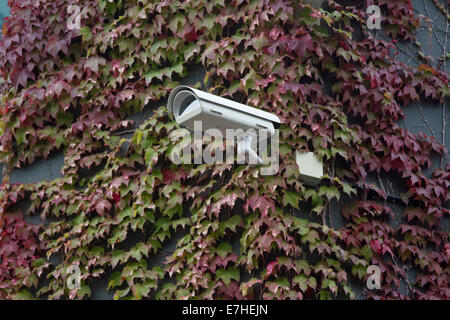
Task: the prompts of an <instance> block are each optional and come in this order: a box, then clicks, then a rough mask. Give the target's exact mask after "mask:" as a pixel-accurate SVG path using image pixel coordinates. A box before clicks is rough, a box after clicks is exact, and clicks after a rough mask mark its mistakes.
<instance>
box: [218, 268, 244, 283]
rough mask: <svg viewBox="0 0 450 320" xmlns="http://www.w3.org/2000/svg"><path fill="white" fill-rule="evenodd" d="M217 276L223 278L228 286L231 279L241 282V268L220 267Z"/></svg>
mask: <svg viewBox="0 0 450 320" xmlns="http://www.w3.org/2000/svg"><path fill="white" fill-rule="evenodd" d="M216 276H217V278H219V279H222V280H223V282H224V283H225V285H226V286H229V285H230V283H231V280H235V281H237V282H239V278H240V276H239V270H238V269H237V268H234V267H228V268H226V269H218V270H217V272H216Z"/></svg>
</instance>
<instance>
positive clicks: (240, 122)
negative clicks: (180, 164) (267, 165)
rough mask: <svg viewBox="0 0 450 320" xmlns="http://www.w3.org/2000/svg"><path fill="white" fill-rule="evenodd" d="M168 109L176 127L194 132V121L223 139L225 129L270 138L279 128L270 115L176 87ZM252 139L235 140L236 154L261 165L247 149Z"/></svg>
mask: <svg viewBox="0 0 450 320" xmlns="http://www.w3.org/2000/svg"><path fill="white" fill-rule="evenodd" d="M168 109H169V112H172V113H173V114H174V117H175V120H176V121H177V123H178V124H180V125H182V126H184V127H186V128H188V129H190V130H194V122H195V121H201V122H202V130H204V131H205V130H208V129H219V130H220V131H221V132H222V133H223V134H224V136H225V133H226V130H227V129H234V130H236V129H242V130H245V131H248V129H253V131H255V132H261V131H264V132H265V133H267V137H271V136H272V135H273V134H274V133H275V129H276V128H278V127H279V125H280V119H279V118H278V117H277V116H276V115H274V114H272V113H269V112H265V111H262V110H259V109H256V108H253V107H250V106H247V105H244V104H242V103H238V102H235V101H232V100H229V99H225V98H222V97H219V96H216V95H214V94H211V93H207V92H204V91H201V90H197V89H193V88H191V87H187V86H178V87H176V88H175V89H174V90H173V91H172V92H171V93H170V95H169V102H168ZM254 138H255V136H254V135H250V134H244V135H242V136H241V137H238V146H237V147H238V154H242V153H245V154H247V155H248V156H249V157H252V158H256V160H257V163H261V159H260V158H259V157H258V156H257V154H256V153H255V151H254V150H253V149H252V148H251V147H250V145H251V142H252V141H253V139H254Z"/></svg>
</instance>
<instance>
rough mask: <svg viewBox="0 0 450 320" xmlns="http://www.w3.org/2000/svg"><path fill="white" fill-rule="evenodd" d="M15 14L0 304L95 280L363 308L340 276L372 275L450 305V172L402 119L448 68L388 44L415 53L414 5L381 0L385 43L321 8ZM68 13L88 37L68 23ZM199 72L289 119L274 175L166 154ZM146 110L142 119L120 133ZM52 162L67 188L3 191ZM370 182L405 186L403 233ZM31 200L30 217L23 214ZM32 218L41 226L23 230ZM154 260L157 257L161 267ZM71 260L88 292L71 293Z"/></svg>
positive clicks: (346, 9) (247, 5)
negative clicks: (411, 45)
mask: <svg viewBox="0 0 450 320" xmlns="http://www.w3.org/2000/svg"><path fill="white" fill-rule="evenodd" d="M340 2H341V1H340ZM372 2H373V1H367V2H366V4H367V5H369V4H371V3H372ZM436 2H437V1H436ZM9 5H10V7H11V16H10V17H9V18H8V20H7V21H6V22H5V24H4V26H3V30H2V38H1V44H0V59H1V61H2V65H1V66H0V72H1V76H2V80H1V82H0V107H1V116H0V128H1V129H0V131H1V137H0V143H1V146H0V148H1V149H0V159H1V161H2V162H3V163H4V164H5V165H6V169H5V173H6V176H5V178H4V179H3V182H2V184H1V190H0V299H14V298H16V299H17V298H37V299H65V298H69V299H82V298H89V297H90V296H91V284H92V282H93V281H94V280H95V279H97V278H101V277H105V276H108V281H109V283H108V290H111V291H112V292H114V298H116V299H129V298H132V299H141V298H156V299H174V298H177V299H194V298H196V299H198V298H201V299H217V298H229V299H260V298H263V299H330V298H355V292H354V288H352V287H351V286H350V285H349V283H350V280H351V279H353V280H355V279H356V280H357V281H359V282H361V283H363V282H364V281H365V279H366V278H367V272H366V271H367V267H368V266H369V265H373V264H375V265H378V266H379V267H380V268H381V271H382V287H381V289H379V290H375V291H365V293H364V294H365V295H366V297H368V298H374V299H407V298H415V299H449V298H450V289H449V287H448V279H449V274H450V269H449V264H448V263H449V258H450V255H449V251H450V247H449V233H448V231H447V230H446V229H445V228H444V227H443V224H442V221H443V219H446V218H448V215H449V213H450V212H449V209H448V200H449V185H450V179H449V176H450V165H449V164H447V165H446V166H445V167H444V165H445V163H443V164H441V167H440V168H439V167H434V168H433V173H432V174H431V175H426V174H425V170H427V169H429V168H431V167H432V161H431V156H432V155H433V154H438V155H445V154H446V153H447V151H446V148H445V146H443V145H442V144H441V143H439V142H438V141H436V139H434V138H433V137H428V136H426V135H425V134H413V133H411V132H409V131H407V130H405V129H402V128H401V127H400V126H399V125H398V124H397V121H399V120H400V119H403V118H404V117H405V115H404V113H403V111H402V107H405V106H407V105H408V104H409V103H411V102H414V101H419V99H420V97H425V98H428V99H432V100H434V101H435V102H440V103H445V99H448V95H449V87H448V75H447V73H446V72H445V70H441V69H440V68H438V67H436V66H435V67H433V66H432V65H431V64H430V62H429V61H428V60H427V58H426V57H425V56H424V57H421V59H423V61H422V62H423V63H422V64H420V65H418V66H416V67H413V66H407V65H405V64H404V63H402V62H400V61H399V60H398V59H397V55H396V54H395V52H396V44H397V41H398V42H405V41H406V42H414V41H415V36H414V33H415V31H416V29H417V27H418V26H419V20H418V18H417V17H416V15H415V13H414V11H413V8H412V5H411V1H410V0H407V1H405V0H379V1H378V5H379V6H380V7H381V9H382V12H383V23H382V29H383V30H384V32H385V33H386V36H387V37H388V40H381V39H380V38H379V37H376V36H375V35H374V33H373V32H371V31H370V30H368V29H367V27H366V20H367V18H368V14H367V13H366V11H365V8H366V7H365V6H345V5H341V4H338V3H336V2H334V1H331V0H330V1H326V3H325V5H324V7H323V8H322V9H320V10H315V9H314V8H313V7H311V6H310V5H307V4H302V2H299V1H294V0H233V1H224V0H212V1H205V0H186V1H175V0H173V1H172V0H164V1H151V0H127V1H123V0H117V1H107V0H85V1H78V0H59V1H44V0H21V1H18V0H9ZM71 5H75V6H78V7H79V8H80V22H81V25H80V28H79V29H68V28H67V27H66V26H67V21H68V20H69V19H70V14H69V12H68V10H67V9H68V7H69V6H71ZM436 5H437V4H436ZM438 8H439V10H441V11H442V12H443V13H444V14H446V19H448V11H446V10H447V9H448V8H447V9H446V8H444V7H443V6H442V5H440V7H439V6H438ZM445 59H447V58H445ZM192 65H201V66H202V67H203V68H204V70H206V71H207V72H206V76H205V81H204V83H202V84H201V83H199V84H197V86H198V87H199V86H202V85H203V86H206V87H207V88H209V90H210V91H211V92H213V93H215V94H218V95H221V96H224V97H227V98H230V99H233V100H236V101H240V102H243V103H246V104H249V105H252V106H254V107H257V108H261V109H263V110H266V111H269V112H273V113H275V114H277V115H278V117H279V118H280V119H281V120H282V123H283V124H282V126H281V128H280V170H279V173H278V175H274V176H260V175H259V170H258V168H257V167H249V166H245V165H241V166H238V165H229V164H201V165H188V164H183V165H179V166H176V165H175V164H173V163H172V162H171V161H170V153H171V150H172V148H173V143H172V141H171V139H170V136H171V134H173V132H174V131H175V130H176V129H177V128H179V126H178V124H177V123H176V122H175V121H174V119H173V117H172V115H170V114H168V112H167V109H166V106H165V103H163V104H162V105H161V101H165V100H164V99H166V98H167V97H168V94H169V93H170V91H171V89H173V88H174V87H176V86H177V85H178V84H179V83H180V81H182V80H183V78H184V77H185V76H186V75H187V74H188V70H189V68H190V66H192ZM330 84H331V85H330ZM158 103H159V104H158ZM154 105H158V106H159V107H154V108H153V109H152V115H151V116H150V117H149V118H148V119H146V121H145V122H144V123H143V124H141V125H139V124H136V123H134V122H133V121H132V120H130V117H129V116H130V115H131V114H134V113H136V112H140V111H142V110H143V109H144V107H146V106H154ZM130 131H131V132H133V135H132V136H131V137H129V138H128V137H127V135H126V134H125V133H126V132H130ZM295 150H305V151H312V152H314V153H315V154H316V155H317V156H319V157H320V158H321V159H323V161H324V164H325V169H326V174H325V177H324V179H323V180H322V183H321V185H320V186H319V187H318V188H312V187H308V186H306V185H304V184H303V183H302V182H301V181H300V180H299V178H298V167H297V165H296V163H295V159H294V157H293V153H294V151H295ZM58 151H63V152H64V167H63V168H62V176H61V177H60V178H57V179H53V180H51V181H43V182H39V183H30V184H16V183H10V182H9V178H8V173H10V172H11V170H13V168H21V167H23V166H26V165H29V164H31V163H33V162H34V161H35V160H36V159H38V158H47V157H48V156H49V155H51V154H53V153H55V152H58ZM86 172H91V173H92V172H93V174H91V175H87V174H86ZM371 175H375V176H378V177H379V176H380V175H384V176H388V175H389V176H395V177H398V181H399V183H400V185H401V187H402V193H401V199H399V201H401V204H402V206H403V207H404V209H403V210H402V213H401V216H400V220H401V221H400V223H398V224H397V225H393V224H392V221H393V220H394V215H395V213H393V211H392V208H391V206H390V205H389V201H388V200H389V199H388V198H389V195H388V193H387V192H386V190H384V188H383V184H381V185H380V186H377V185H374V184H370V183H367V177H368V176H371ZM25 200H28V201H29V202H30V203H31V205H30V207H29V208H28V210H27V211H26V212H20V211H19V212H18V210H17V204H19V203H20V202H21V201H25ZM340 200H341V201H345V202H346V203H347V205H345V206H344V208H343V209H342V210H341V212H340V215H341V218H342V219H344V221H345V223H344V226H343V227H340V228H336V227H335V226H333V224H332V223H331V221H332V219H333V217H332V215H331V214H330V203H332V202H336V201H340ZM446 203H447V206H446ZM304 212H307V214H306V217H305V215H304V214H302V213H304ZM31 215H40V217H41V218H42V219H43V220H44V223H42V224H41V225H39V226H33V225H31V224H29V223H27V222H26V221H25V220H24V218H25V217H27V216H31ZM335 218H336V217H335ZM180 234H181V236H178V235H180ZM171 240H172V241H176V248H175V250H174V252H169V253H168V252H166V251H165V249H164V248H165V245H166V244H167V243H168V241H171ZM232 243H237V244H238V246H237V247H238V248H234V246H232V245H231V244H232ZM158 256H163V257H164V258H165V260H164V263H163V264H162V265H159V266H158V265H156V266H155V265H154V263H153V261H155V260H156V259H157V257H158ZM56 257H57V258H58V259H60V260H61V261H59V262H58V261H56V260H57V259H56ZM55 259H56V260H55ZM71 265H76V266H79V268H80V270H81V283H82V285H81V287H80V288H78V289H72V290H71V289H70V288H69V287H68V285H67V277H68V273H67V268H68V267H69V266H71ZM408 270H414V272H415V274H414V277H413V278H411V276H410V275H409V274H408ZM401 282H403V283H406V284H407V287H408V291H407V293H406V294H405V293H404V292H403V293H402V291H401V290H400V287H401Z"/></svg>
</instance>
